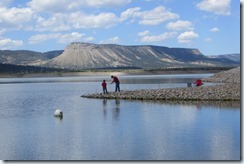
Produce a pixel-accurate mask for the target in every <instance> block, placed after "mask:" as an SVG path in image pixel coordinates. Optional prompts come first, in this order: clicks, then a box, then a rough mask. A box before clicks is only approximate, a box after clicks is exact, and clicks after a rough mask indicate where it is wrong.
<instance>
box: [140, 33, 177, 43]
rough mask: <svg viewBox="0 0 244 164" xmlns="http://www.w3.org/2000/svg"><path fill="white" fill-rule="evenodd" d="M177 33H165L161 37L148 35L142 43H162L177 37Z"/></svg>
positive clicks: (143, 38)
mask: <svg viewBox="0 0 244 164" xmlns="http://www.w3.org/2000/svg"><path fill="white" fill-rule="evenodd" d="M176 34H177V33H176V32H165V33H163V34H160V35H151V36H149V35H147V36H143V37H142V38H141V39H140V41H141V42H161V41H164V40H167V39H170V38H173V37H175V35H176Z"/></svg>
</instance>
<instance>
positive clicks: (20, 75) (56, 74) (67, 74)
mask: <svg viewBox="0 0 244 164" xmlns="http://www.w3.org/2000/svg"><path fill="white" fill-rule="evenodd" d="M221 71H223V70H218V69H215V70H141V69H132V70H106V71H83V72H51V73H12V74H9V73H0V78H36V77H77V76H111V75H116V76H120V75H164V74H165V75H167V74H204V73H217V72H221Z"/></svg>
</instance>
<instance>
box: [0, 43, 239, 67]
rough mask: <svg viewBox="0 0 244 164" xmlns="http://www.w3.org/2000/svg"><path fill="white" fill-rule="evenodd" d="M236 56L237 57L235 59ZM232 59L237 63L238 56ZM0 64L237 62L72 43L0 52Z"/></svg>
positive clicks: (194, 52)
mask: <svg viewBox="0 0 244 164" xmlns="http://www.w3.org/2000/svg"><path fill="white" fill-rule="evenodd" d="M239 56H240V55H239ZM235 59H238V55H237V57H236V58H235ZM0 63H4V64H15V65H32V66H40V67H49V68H62V69H71V70H81V69H90V68H113V67H138V68H164V67H186V66H187V67H189V66H196V67H198V66H225V65H226V64H228V65H229V66H230V65H233V66H236V65H239V64H240V60H239V61H238V60H232V59H231V58H227V57H226V56H224V57H223V58H221V56H218V57H216V58H214V57H208V56H205V55H203V54H202V53H201V52H200V51H199V50H198V49H190V48H169V47H163V46H153V45H137V46H123V45H116V44H91V43H82V42H75V43H71V44H69V45H68V46H67V47H66V48H65V50H57V51H49V52H45V53H41V52H34V51H26V50H17V51H10V50H0Z"/></svg>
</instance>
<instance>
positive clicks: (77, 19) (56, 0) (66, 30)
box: [0, 0, 240, 55]
mask: <svg viewBox="0 0 244 164" xmlns="http://www.w3.org/2000/svg"><path fill="white" fill-rule="evenodd" d="M0 27H1V28H0V49H1V50H4V49H10V50H19V49H24V50H33V51H39V52H46V51H51V50H61V49H65V47H66V46H67V45H68V44H69V43H71V42H89V43H99V44H105V43H112V44H121V45H159V46H166V47H183V48H197V49H199V50H200V52H202V53H203V54H204V55H220V54H229V53H240V1H238V0H21V1H20V0H1V1H0Z"/></svg>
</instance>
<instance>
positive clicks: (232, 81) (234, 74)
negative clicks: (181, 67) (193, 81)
mask: <svg viewBox="0 0 244 164" xmlns="http://www.w3.org/2000/svg"><path fill="white" fill-rule="evenodd" d="M202 80H203V81H204V82H213V83H216V84H215V85H213V86H204V85H203V86H200V87H182V88H164V89H152V90H144V89H143V90H128V91H121V92H111V93H108V94H102V93H95V94H87V95H82V96H81V97H86V98H101V99H136V100H184V101H190V100H204V101H239V100H240V90H241V89H240V67H237V68H233V69H230V70H227V71H222V72H219V73H216V74H214V75H213V76H211V77H209V78H206V79H202Z"/></svg>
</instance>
